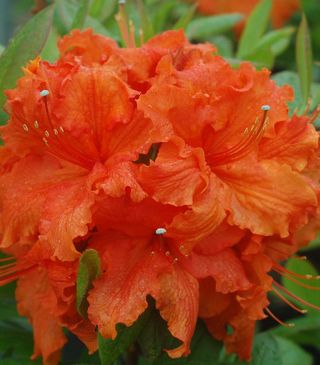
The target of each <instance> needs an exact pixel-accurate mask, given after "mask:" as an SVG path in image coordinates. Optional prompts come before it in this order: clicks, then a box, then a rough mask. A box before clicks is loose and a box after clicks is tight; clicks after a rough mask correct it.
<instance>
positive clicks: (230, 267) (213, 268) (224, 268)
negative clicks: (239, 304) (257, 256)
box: [179, 249, 251, 294]
mask: <svg viewBox="0 0 320 365" xmlns="http://www.w3.org/2000/svg"><path fill="white" fill-rule="evenodd" d="M179 261H180V263H181V265H182V266H183V267H184V268H185V269H186V270H188V271H189V272H190V273H191V274H192V275H193V276H194V277H196V278H198V279H203V278H207V277H212V278H213V279H214V280H215V283H216V291H217V292H220V293H223V294H227V293H232V292H235V291H238V290H246V289H248V288H250V286H251V283H250V282H249V280H248V279H247V276H246V273H245V270H244V267H243V265H242V263H241V261H240V260H239V259H238V257H237V256H236V254H235V253H234V252H233V250H231V249H225V250H223V251H221V252H219V253H217V254H215V255H213V256H208V255H200V254H197V253H195V252H192V253H191V254H190V255H189V256H188V257H184V256H183V255H181V256H180V257H179Z"/></svg>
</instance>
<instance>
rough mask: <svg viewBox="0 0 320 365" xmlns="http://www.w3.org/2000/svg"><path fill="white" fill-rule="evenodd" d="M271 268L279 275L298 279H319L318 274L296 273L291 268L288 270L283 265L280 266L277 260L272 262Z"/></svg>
mask: <svg viewBox="0 0 320 365" xmlns="http://www.w3.org/2000/svg"><path fill="white" fill-rule="evenodd" d="M273 270H274V271H276V272H277V273H278V274H280V275H286V276H293V277H295V278H298V279H307V280H319V279H320V276H319V275H311V274H305V275H302V274H297V273H295V272H293V271H291V270H288V269H287V268H285V267H282V266H281V265H279V264H278V263H277V262H273Z"/></svg>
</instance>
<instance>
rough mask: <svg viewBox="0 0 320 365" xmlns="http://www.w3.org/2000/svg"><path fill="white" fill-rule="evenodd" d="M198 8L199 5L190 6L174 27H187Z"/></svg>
mask: <svg viewBox="0 0 320 365" xmlns="http://www.w3.org/2000/svg"><path fill="white" fill-rule="evenodd" d="M196 10H197V5H192V6H190V8H189V9H188V11H187V12H186V13H185V14H184V15H183V16H182V17H181V18H180V19H179V20H178V21H177V22H176V24H175V25H174V26H173V29H186V27H187V26H188V24H189V23H190V22H191V20H192V18H193V16H194V14H195V12H196Z"/></svg>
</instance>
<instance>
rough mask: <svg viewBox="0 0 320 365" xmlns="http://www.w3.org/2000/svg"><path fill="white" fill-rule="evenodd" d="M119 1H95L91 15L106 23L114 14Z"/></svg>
mask: <svg viewBox="0 0 320 365" xmlns="http://www.w3.org/2000/svg"><path fill="white" fill-rule="evenodd" d="M117 3H118V0H94V1H93V2H92V5H91V8H90V15H91V16H92V17H93V18H96V19H98V20H100V21H102V22H103V21H105V20H106V19H108V18H109V17H110V16H111V15H112V14H114V12H115V10H116V7H117Z"/></svg>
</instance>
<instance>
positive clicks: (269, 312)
mask: <svg viewBox="0 0 320 365" xmlns="http://www.w3.org/2000/svg"><path fill="white" fill-rule="evenodd" d="M265 311H266V312H267V313H268V314H269V316H270V317H272V318H273V319H274V320H275V321H276V322H278V323H279V324H281V326H284V327H288V328H290V327H294V326H295V324H294V323H285V322H283V321H281V319H279V318H278V317H277V316H276V315H275V314H273V313H272V312H271V310H270V309H269V308H266V309H265Z"/></svg>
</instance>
